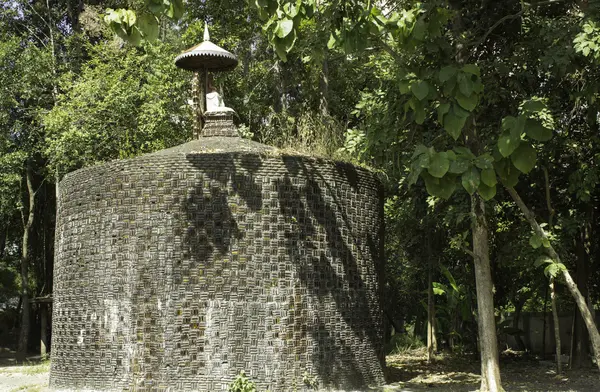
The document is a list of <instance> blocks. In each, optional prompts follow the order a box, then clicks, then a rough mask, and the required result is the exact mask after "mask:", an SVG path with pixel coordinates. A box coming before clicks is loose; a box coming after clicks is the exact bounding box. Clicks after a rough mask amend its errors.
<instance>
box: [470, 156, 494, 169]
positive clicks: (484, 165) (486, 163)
mask: <svg viewBox="0 0 600 392" xmlns="http://www.w3.org/2000/svg"><path fill="white" fill-rule="evenodd" d="M493 165H494V158H493V157H492V156H491V155H490V154H488V153H487V152H486V153H484V154H481V155H480V156H478V157H477V158H476V159H475V166H477V167H478V168H480V169H491V168H492V167H493Z"/></svg>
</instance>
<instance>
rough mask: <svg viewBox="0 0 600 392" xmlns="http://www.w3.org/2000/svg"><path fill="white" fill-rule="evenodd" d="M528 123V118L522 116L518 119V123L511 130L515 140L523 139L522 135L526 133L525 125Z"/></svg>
mask: <svg viewBox="0 0 600 392" xmlns="http://www.w3.org/2000/svg"><path fill="white" fill-rule="evenodd" d="M526 122H527V117H525V116H523V115H520V116H519V117H517V122H516V123H515V126H514V127H513V128H512V129H511V130H510V135H511V136H512V137H513V138H514V139H515V140H517V139H518V140H520V139H521V135H522V134H523V133H524V132H525V123H526Z"/></svg>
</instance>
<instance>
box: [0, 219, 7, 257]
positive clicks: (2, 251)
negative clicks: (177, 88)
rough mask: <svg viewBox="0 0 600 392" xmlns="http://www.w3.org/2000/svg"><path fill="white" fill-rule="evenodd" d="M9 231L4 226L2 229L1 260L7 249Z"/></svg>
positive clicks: (0, 239) (0, 234) (0, 237)
mask: <svg viewBox="0 0 600 392" xmlns="http://www.w3.org/2000/svg"><path fill="white" fill-rule="evenodd" d="M7 233H8V230H6V227H4V226H2V227H1V228H0V259H1V258H3V257H4V248H5V247H6V235H7Z"/></svg>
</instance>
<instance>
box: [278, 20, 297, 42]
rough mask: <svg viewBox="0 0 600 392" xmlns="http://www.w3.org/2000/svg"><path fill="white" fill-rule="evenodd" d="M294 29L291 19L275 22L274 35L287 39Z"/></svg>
mask: <svg viewBox="0 0 600 392" xmlns="http://www.w3.org/2000/svg"><path fill="white" fill-rule="evenodd" d="M293 28H294V21H293V20H291V19H281V20H279V21H278V22H277V27H276V28H275V35H277V36H278V37H279V38H285V37H287V36H288V35H289V34H290V33H291V32H292V29H293Z"/></svg>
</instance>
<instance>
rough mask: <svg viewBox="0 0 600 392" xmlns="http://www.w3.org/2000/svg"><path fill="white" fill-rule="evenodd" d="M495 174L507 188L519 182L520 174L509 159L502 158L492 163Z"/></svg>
mask: <svg viewBox="0 0 600 392" xmlns="http://www.w3.org/2000/svg"><path fill="white" fill-rule="evenodd" d="M494 168H495V169H496V173H498V176H499V177H500V180H502V183H503V184H504V185H506V186H507V187H514V186H515V185H517V182H519V176H520V175H521V172H520V171H519V170H518V169H517V168H516V167H515V166H514V165H513V164H512V162H511V161H510V159H507V158H503V159H501V160H499V161H497V162H495V163H494Z"/></svg>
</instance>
